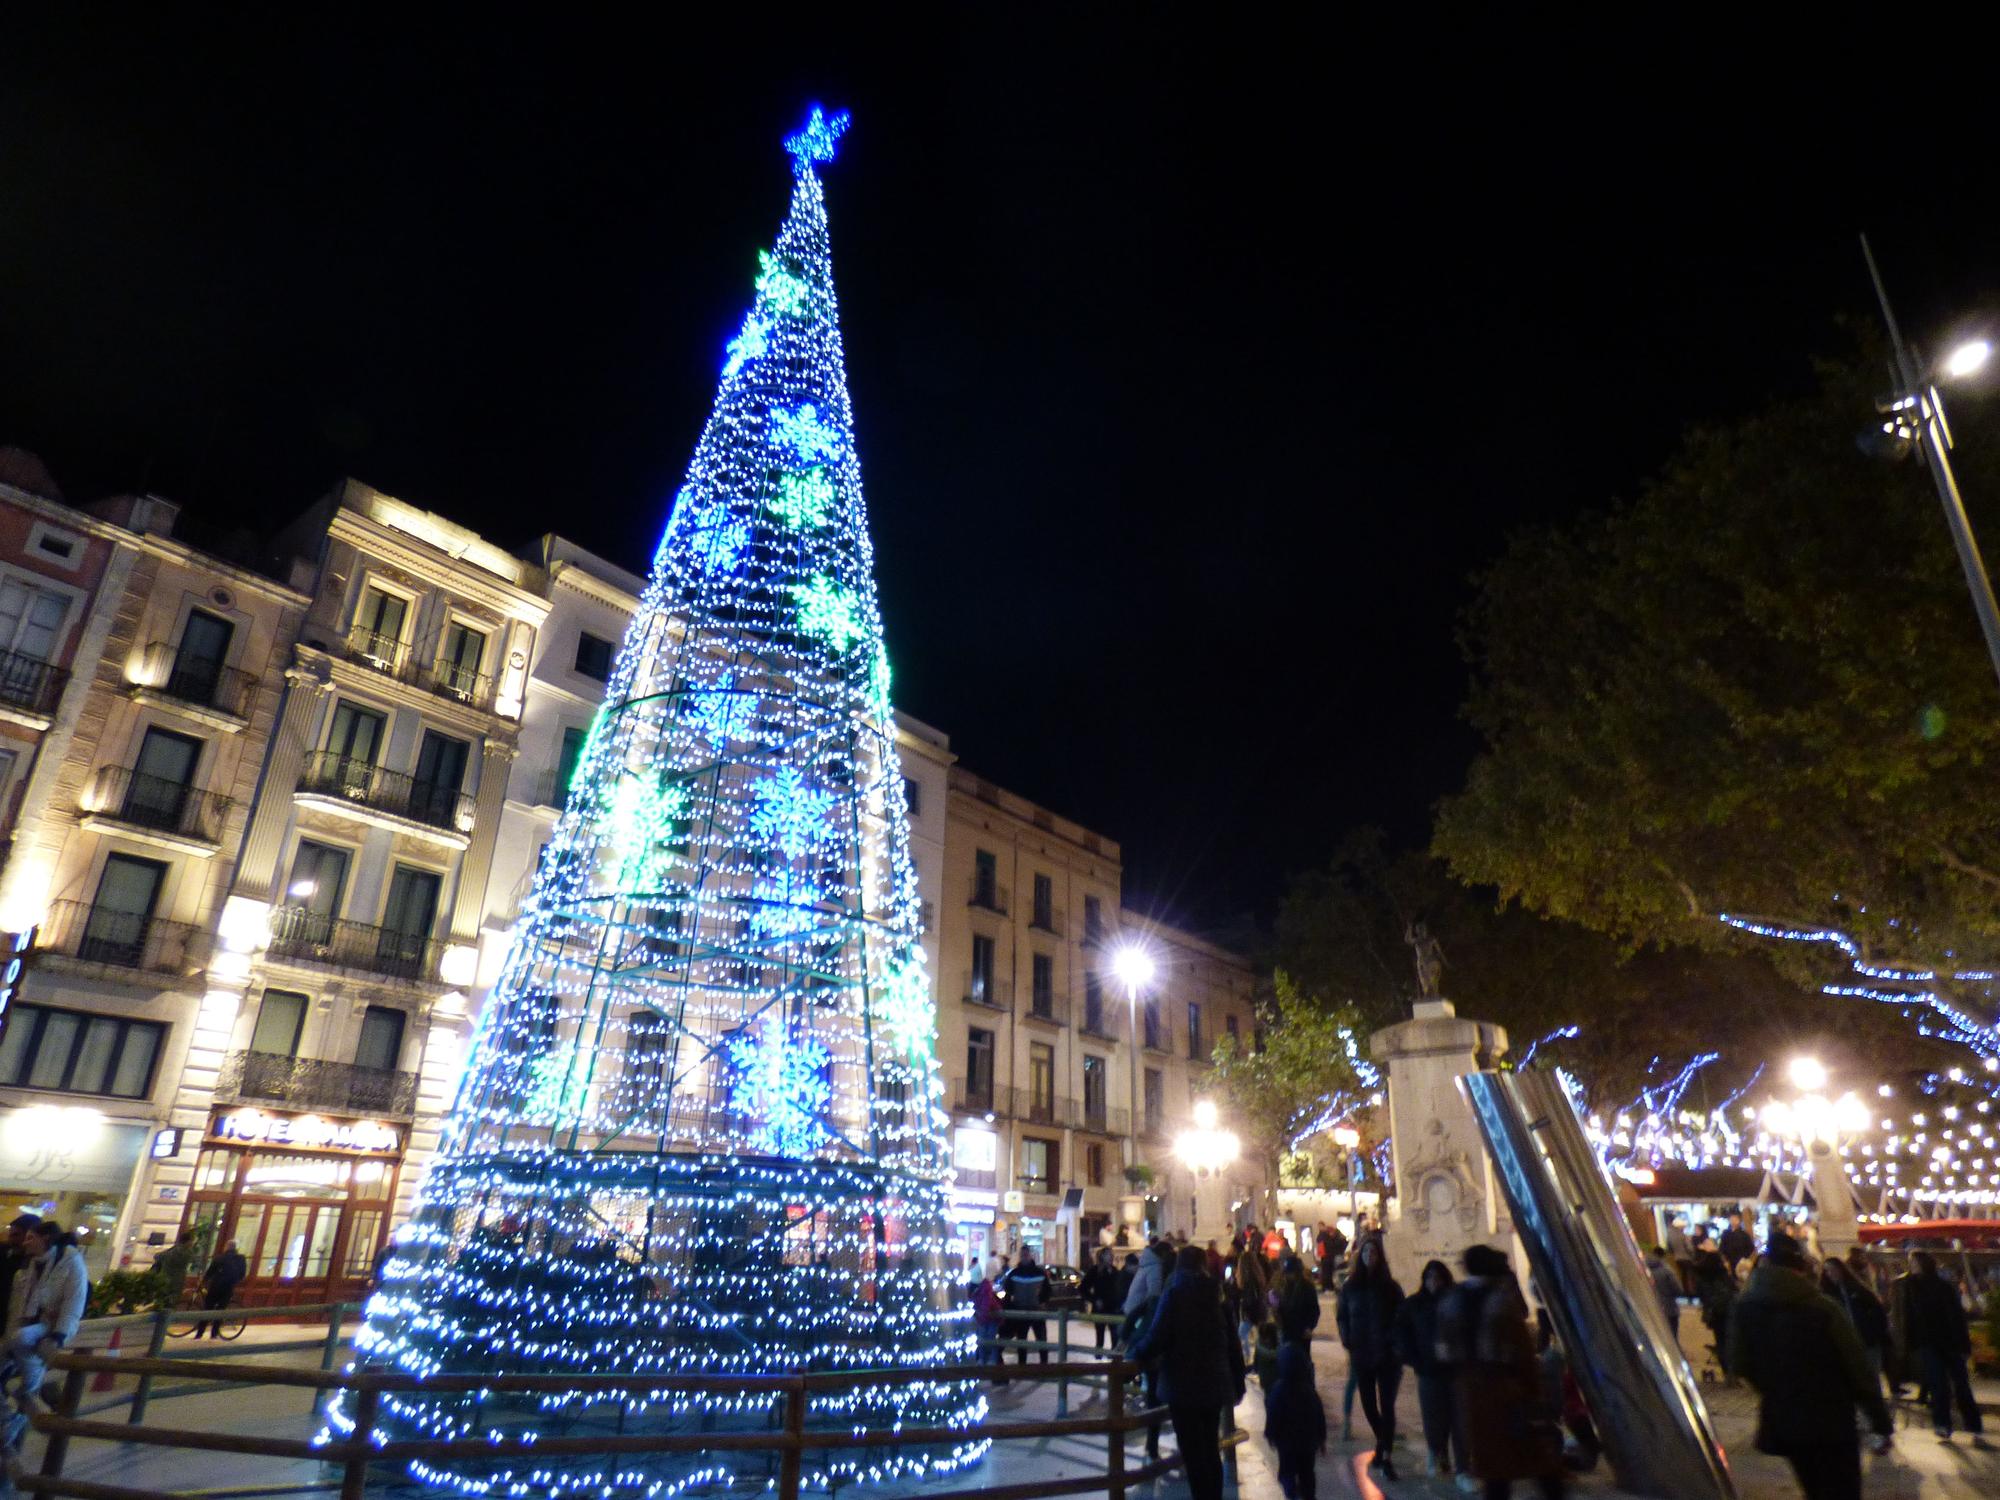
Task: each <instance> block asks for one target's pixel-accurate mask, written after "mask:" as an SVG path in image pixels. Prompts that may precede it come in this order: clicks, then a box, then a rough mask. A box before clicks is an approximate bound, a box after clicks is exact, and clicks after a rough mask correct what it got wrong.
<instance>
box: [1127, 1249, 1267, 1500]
mask: <svg viewBox="0 0 2000 1500" xmlns="http://www.w3.org/2000/svg"><path fill="white" fill-rule="evenodd" d="M1132 1358H1134V1359H1136V1360H1140V1361H1142V1362H1144V1361H1147V1360H1155V1359H1156V1360H1158V1361H1159V1364H1160V1399H1161V1400H1163V1401H1165V1402H1166V1404H1167V1409H1168V1411H1169V1413H1170V1414H1171V1416H1172V1418H1173V1424H1174V1437H1175V1439H1176V1440H1177V1441H1178V1442H1179V1444H1180V1450H1181V1462H1182V1465H1183V1466H1184V1468H1185V1469H1186V1472H1187V1483H1188V1493H1189V1495H1190V1496H1191V1500H1222V1414H1223V1412H1225V1411H1227V1410H1229V1409H1231V1408H1233V1407H1234V1406H1235V1405H1236V1403H1237V1402H1239V1401H1241V1400H1242V1399H1243V1395H1244V1390H1245V1384H1244V1374H1243V1349H1242V1346H1241V1345H1240V1344H1238V1343H1237V1341H1236V1339H1235V1337H1234V1336H1233V1334H1232V1332H1231V1330H1230V1328H1229V1326H1228V1325H1227V1324H1226V1323H1225V1322H1224V1321H1223V1312H1222V1288H1221V1287H1220V1286H1218V1285H1217V1284H1216V1281H1215V1278H1214V1277H1212V1276H1210V1275H1209V1274H1208V1254H1207V1252H1206V1251H1204V1250H1203V1249H1201V1247H1199V1246H1197V1245H1186V1246H1183V1247H1182V1248H1181V1250H1180V1253H1179V1255H1178V1256H1177V1258H1176V1260H1175V1269H1174V1274H1173V1275H1172V1277H1170V1278H1169V1279H1168V1281H1167V1285H1166V1289H1165V1291H1163V1292H1162V1293H1161V1294H1160V1305H1159V1307H1158V1309H1157V1310H1156V1311H1155V1313H1154V1315H1153V1317H1152V1319H1151V1320H1150V1322H1149V1323H1148V1324H1147V1327H1146V1330H1145V1332H1144V1333H1142V1334H1140V1335H1139V1340H1138V1342H1137V1344H1135V1345H1134V1346H1133V1349H1132Z"/></svg>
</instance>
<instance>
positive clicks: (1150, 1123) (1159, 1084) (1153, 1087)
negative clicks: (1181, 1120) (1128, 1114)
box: [1143, 1068, 1167, 1135]
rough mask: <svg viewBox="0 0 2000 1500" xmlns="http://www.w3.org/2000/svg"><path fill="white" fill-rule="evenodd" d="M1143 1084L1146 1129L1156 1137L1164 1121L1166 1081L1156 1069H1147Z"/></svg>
mask: <svg viewBox="0 0 2000 1500" xmlns="http://www.w3.org/2000/svg"><path fill="white" fill-rule="evenodd" d="M1143 1082H1144V1097H1145V1101H1146V1129H1147V1130H1148V1131H1149V1132H1151V1133H1153V1134H1155V1135H1157V1134H1158V1133H1159V1131H1160V1129H1161V1126H1162V1125H1163V1124H1164V1123H1165V1120H1166V1113H1167V1086H1166V1080H1165V1079H1164V1078H1162V1077H1161V1076H1160V1070H1159V1069H1158V1068H1148V1069H1146V1076H1145V1079H1144V1081H1143Z"/></svg>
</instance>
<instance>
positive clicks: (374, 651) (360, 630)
mask: <svg viewBox="0 0 2000 1500" xmlns="http://www.w3.org/2000/svg"><path fill="white" fill-rule="evenodd" d="M409 613H410V601H409V600H407V599H405V598H403V597H402V596H400V595H398V594H392V593H390V592H389V591H388V590H387V589H378V588H376V587H375V586H374V585H372V584H371V585H370V586H369V587H367V588H365V589H363V590H362V591H361V604H360V607H359V608H357V609H356V610H355V611H354V649H355V650H356V651H358V652H360V653H361V655H363V656H365V657H367V658H368V659H369V660H370V661H373V662H375V663H376V664H377V665H379V666H385V667H394V666H395V665H396V664H397V663H398V662H399V661H400V660H401V659H402V653H403V621H404V620H405V619H406V618H408V616H409Z"/></svg>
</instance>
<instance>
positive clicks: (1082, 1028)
mask: <svg viewBox="0 0 2000 1500" xmlns="http://www.w3.org/2000/svg"><path fill="white" fill-rule="evenodd" d="M1076 1029H1077V1030H1078V1031H1079V1032H1081V1033H1082V1034H1083V1035H1085V1036H1089V1037H1096V1038H1097V1040H1099V1041H1100V1042H1115V1041H1117V1040H1118V1025H1117V1019H1116V1017H1115V1016H1114V1015H1113V1013H1112V1010H1111V1007H1110V1006H1108V1005H1104V1004H1101V1003H1100V1004H1099V1005H1097V1006H1096V1007H1095V1008H1094V1009H1093V1007H1092V1006H1091V1005H1090V1003H1089V1002H1088V1001H1085V1002H1084V1007H1083V1020H1082V1021H1081V1022H1080V1023H1079V1024H1078V1026H1077V1028H1076Z"/></svg>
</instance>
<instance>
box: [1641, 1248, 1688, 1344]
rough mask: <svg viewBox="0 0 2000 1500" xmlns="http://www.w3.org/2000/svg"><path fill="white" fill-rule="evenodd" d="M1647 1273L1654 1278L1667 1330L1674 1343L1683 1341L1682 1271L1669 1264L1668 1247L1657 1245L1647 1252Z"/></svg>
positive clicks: (1654, 1285) (1654, 1288)
mask: <svg viewBox="0 0 2000 1500" xmlns="http://www.w3.org/2000/svg"><path fill="white" fill-rule="evenodd" d="M1646 1274H1647V1275H1648V1276H1651V1277H1652V1278H1653V1295H1654V1296H1655V1297H1657V1298H1659V1299H1660V1313H1661V1315H1662V1316H1663V1317H1665V1318H1666V1320H1667V1332H1669V1333H1671V1334H1672V1335H1673V1336H1674V1345H1675V1347H1676V1348H1678V1347H1679V1346H1680V1341H1681V1278H1680V1273H1679V1272H1678V1271H1676V1270H1675V1269H1674V1268H1673V1267H1672V1266H1670V1265H1668V1264H1667V1247H1666V1246H1664V1245H1655V1246H1653V1248H1652V1249H1650V1250H1648V1251H1647V1252H1646Z"/></svg>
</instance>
